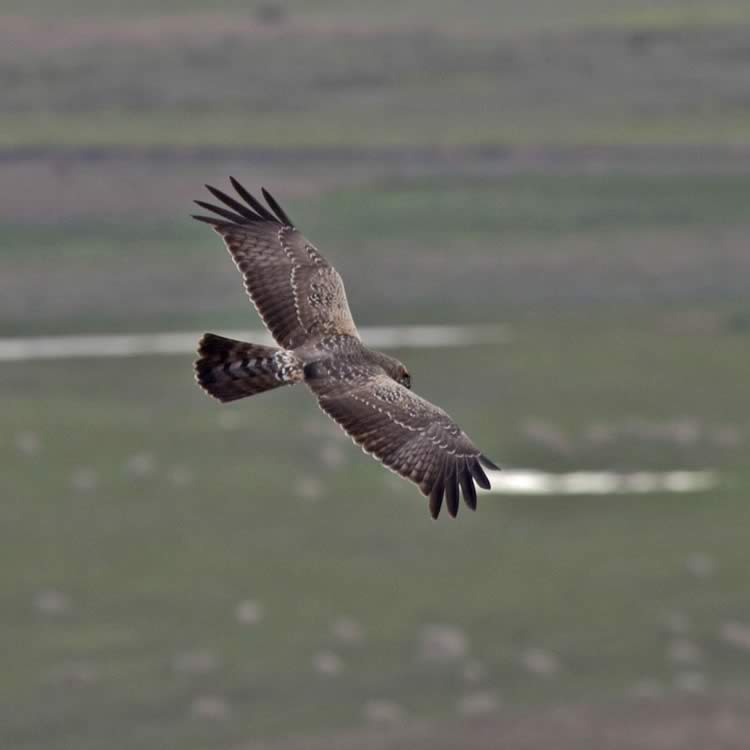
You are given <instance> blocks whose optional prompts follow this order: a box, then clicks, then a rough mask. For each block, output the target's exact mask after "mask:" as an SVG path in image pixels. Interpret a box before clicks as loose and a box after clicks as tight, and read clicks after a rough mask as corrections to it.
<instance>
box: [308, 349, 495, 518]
mask: <svg viewBox="0 0 750 750" xmlns="http://www.w3.org/2000/svg"><path fill="white" fill-rule="evenodd" d="M323 364H324V366H325V369H326V372H325V373H323V372H321V373H320V377H319V378H316V379H315V380H312V381H308V385H309V386H310V388H311V389H312V390H313V391H314V392H315V393H316V395H317V396H318V403H319V404H320V407H321V408H322V409H323V411H325V412H326V414H328V415H329V416H330V417H332V418H333V419H334V420H335V421H336V422H338V424H339V425H341V427H343V428H344V430H345V431H346V432H347V433H348V434H349V435H350V436H351V438H352V439H353V440H354V442H355V443H357V444H358V445H360V446H361V447H362V449H363V450H364V451H365V452H366V453H369V454H371V455H372V456H374V457H375V458H377V459H379V460H380V461H382V463H383V464H385V465H386V466H388V467H389V468H390V469H392V470H393V471H395V472H396V473H397V474H400V475H401V476H402V477H404V478H405V479H408V480H410V481H412V482H414V483H415V484H417V485H418V486H419V488H420V490H421V491H422V493H423V494H425V495H427V496H429V498H430V500H429V503H430V512H431V514H432V516H433V517H434V518H437V516H438V514H439V513H440V509H441V507H442V503H443V496H445V500H446V507H447V509H448V512H449V513H450V515H451V516H455V515H456V514H457V513H458V504H459V503H458V499H459V487H460V488H461V491H462V492H463V496H464V499H465V501H466V504H467V505H468V506H469V507H470V508H472V509H476V506H477V496H476V488H475V487H474V482H476V483H477V484H479V485H480V486H481V487H484V488H485V489H489V487H490V483H489V480H488V479H487V476H486V475H485V473H484V471H482V468H481V466H480V465H479V461H480V459H481V460H483V459H484V457H483V456H482V454H481V452H480V451H479V449H477V448H476V446H475V445H474V444H473V443H472V442H471V440H470V439H469V437H468V436H467V435H466V434H465V433H464V432H463V431H462V430H461V429H460V428H459V427H458V425H457V424H456V423H455V422H454V421H453V420H452V419H451V418H450V417H449V416H448V415H447V414H446V413H445V412H444V411H443V410H442V409H440V408H438V407H437V406H434V405H433V404H431V403H430V402H429V401H426V400H425V399H423V398H421V397H420V396H418V395H416V394H415V393H413V392H412V391H410V390H409V389H407V388H405V387H404V386H402V385H400V384H399V383H397V382H396V381H394V380H393V379H391V378H390V377H388V375H387V374H385V373H384V372H383V371H382V370H381V369H380V368H375V367H373V368H372V370H371V372H369V373H368V374H367V375H366V376H362V375H360V376H359V377H356V378H351V376H350V373H346V374H343V373H341V374H340V373H338V372H337V362H336V360H335V359H333V360H330V361H328V362H326V363H323Z"/></svg>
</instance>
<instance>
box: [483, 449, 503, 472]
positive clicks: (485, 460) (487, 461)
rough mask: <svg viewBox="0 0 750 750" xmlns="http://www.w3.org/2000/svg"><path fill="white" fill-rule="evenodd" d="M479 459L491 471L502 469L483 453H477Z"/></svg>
mask: <svg viewBox="0 0 750 750" xmlns="http://www.w3.org/2000/svg"><path fill="white" fill-rule="evenodd" d="M479 461H480V463H482V464H484V465H485V466H486V467H487V468H488V469H491V470H492V471H502V469H501V468H500V467H499V466H498V465H497V464H496V463H495V462H494V461H491V460H490V459H489V458H487V456H485V455H484V453H480V454H479Z"/></svg>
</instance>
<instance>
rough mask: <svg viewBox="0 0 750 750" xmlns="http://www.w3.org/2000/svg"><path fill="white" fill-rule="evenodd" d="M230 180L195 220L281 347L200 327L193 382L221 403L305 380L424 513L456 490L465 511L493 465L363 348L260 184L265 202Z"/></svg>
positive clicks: (451, 506) (338, 287)
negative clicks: (213, 236) (409, 487)
mask: <svg viewBox="0 0 750 750" xmlns="http://www.w3.org/2000/svg"><path fill="white" fill-rule="evenodd" d="M230 180H231V182H232V186H233V187H234V189H235V191H236V193H237V195H238V197H239V199H240V200H238V199H237V198H234V197H231V196H229V195H227V194H226V193H223V192H222V191H220V190H217V189H216V188H213V187H210V186H206V187H207V188H208V190H209V192H210V193H211V194H212V195H213V196H214V197H215V198H216V199H217V200H218V201H220V203H221V204H223V205H215V204H212V203H206V202H204V201H196V203H197V204H198V205H199V206H201V207H202V208H204V209H206V210H208V211H211V212H212V213H213V214H215V215H214V216H206V215H201V216H195V217H194V218H196V219H198V220H199V221H203V222H206V223H207V224H210V225H211V226H212V227H213V228H214V229H215V230H216V231H217V232H218V233H219V234H220V235H221V236H222V238H223V239H224V242H225V243H226V246H227V248H228V250H229V253H230V255H231V256H232V258H233V260H234V262H235V264H236V265H237V268H239V270H240V272H241V273H242V276H243V278H244V281H245V289H246V290H247V293H248V295H249V296H250V299H251V300H252V302H253V304H254V305H255V307H256V309H257V310H258V313H259V314H260V316H261V318H262V319H263V322H264V323H265V324H266V326H267V327H268V329H269V331H270V332H271V334H272V335H273V337H274V339H275V340H276V342H277V343H278V344H279V346H280V347H281V348H279V349H277V348H274V347H266V346H258V345H256V344H246V343H243V342H241V341H234V340H233V339H227V338H224V337H223V336H217V335H216V334H212V333H207V334H205V336H204V337H203V338H202V339H201V342H200V346H199V350H198V353H199V359H198V360H197V361H196V363H195V371H196V379H197V380H198V383H199V384H200V385H201V387H202V388H203V389H204V390H205V391H207V392H208V393H209V394H210V395H212V396H214V397H215V398H217V399H219V400H220V401H234V400H236V399H238V398H244V397H246V396H252V395H254V394H256V393H262V392H263V391H267V390H270V389H273V388H277V387H279V386H282V385H291V384H294V383H300V382H304V383H305V384H306V385H307V386H308V387H309V388H310V390H312V392H313V393H314V394H315V395H316V396H317V398H318V403H319V405H320V407H321V408H322V409H323V411H325V412H326V414H328V415H329V416H330V417H331V418H332V419H334V420H335V421H336V422H337V423H338V424H339V425H341V427H343V429H344V430H345V431H346V432H347V433H348V434H349V435H350V436H351V438H352V439H353V440H354V441H355V442H356V443H357V444H358V445H360V446H361V447H362V449H363V450H364V451H365V452H366V453H369V454H370V455H372V456H375V458H377V459H379V460H380V461H382V462H383V463H384V464H385V465H386V466H387V467H389V468H390V469H392V470H393V471H395V472H396V473H398V474H400V475H401V476H402V477H404V478H405V479H409V480H410V481H412V482H414V483H415V484H417V485H418V486H419V488H420V490H421V491H422V492H423V494H425V495H426V496H428V498H429V509H430V513H431V514H432V516H433V518H437V516H438V514H439V513H440V509H441V507H442V504H443V498H445V504H446V507H447V509H448V513H449V514H450V515H451V516H454V517H455V516H456V515H457V513H458V506H459V488H460V492H461V493H462V494H463V497H464V500H465V502H466V504H467V505H468V507H469V508H471V509H472V510H475V509H476V507H477V493H476V488H475V486H474V484H475V483H476V484H478V485H479V486H480V487H483V488H484V489H489V488H490V482H489V479H488V478H487V475H486V474H485V472H484V471H483V469H482V466H481V464H484V465H485V466H487V467H488V468H490V469H497V467H496V466H495V465H494V464H493V463H492V462H491V461H489V459H487V458H486V457H485V456H484V455H482V453H481V452H480V451H479V449H478V448H476V446H475V445H474V444H473V443H472V442H471V440H470V439H469V438H468V436H467V435H466V433H464V432H463V431H462V430H461V429H460V428H459V427H458V425H456V423H455V422H454V421H453V420H452V419H451V418H450V417H449V416H448V415H447V414H446V413H445V412H444V411H443V410H442V409H440V408H438V407H437V406H434V405H433V404H431V403H430V402H429V401H426V400H425V399H423V398H420V397H419V396H417V395H416V394H415V393H413V392H412V391H411V390H410V389H411V379H410V376H409V373H408V372H407V370H406V368H405V367H404V365H403V364H401V362H399V361H398V360H396V359H394V358H393V357H389V356H388V355H386V354H382V353H381V352H377V351H374V350H372V349H368V348H367V347H366V346H365V345H364V344H363V343H362V341H361V340H360V338H359V334H358V333H357V329H356V327H355V325H354V321H353V320H352V315H351V312H350V311H349V304H348V302H347V299H346V292H345V291H344V284H343V282H342V280H341V277H340V276H339V274H338V273H337V272H336V270H335V269H334V268H333V267H332V266H331V265H329V263H328V262H327V261H326V260H325V258H323V256H322V255H321V254H320V253H319V252H318V250H317V249H316V248H315V247H314V246H313V245H312V244H311V243H310V242H308V241H307V240H306V239H305V237H304V236H303V235H302V234H300V232H299V231H298V230H297V229H296V228H295V226H294V224H293V223H292V221H291V219H290V218H289V217H288V216H287V214H286V213H285V212H284V210H283V209H282V208H281V206H279V204H278V203H277V202H276V201H275V200H274V198H273V197H272V196H271V195H270V194H269V193H268V192H267V191H266V190H263V191H262V192H263V197H264V198H265V200H266V203H267V207H266V206H264V205H263V204H262V203H261V202H260V201H259V200H257V199H256V198H254V197H253V196H252V195H251V194H250V193H248V192H247V190H245V188H243V187H242V185H240V184H239V183H238V182H237V180H235V179H234V178H233V177H232V178H230Z"/></svg>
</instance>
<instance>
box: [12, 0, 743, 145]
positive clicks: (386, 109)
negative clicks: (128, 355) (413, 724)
mask: <svg viewBox="0 0 750 750" xmlns="http://www.w3.org/2000/svg"><path fill="white" fill-rule="evenodd" d="M506 5H507V4H503V5H502V6H500V5H493V4H490V3H482V5H481V6H480V7H479V8H478V9H477V10H476V11H475V12H476V17H475V18H474V22H472V21H469V23H470V25H474V26H476V27H478V28H479V29H480V30H479V31H476V32H473V33H469V32H467V31H466V29H465V28H464V26H463V25H462V24H461V23H456V22H455V19H454V18H453V15H452V11H451V8H453V10H456V9H457V8H458V4H456V5H455V6H453V5H452V4H450V3H445V4H444V7H443V9H442V11H443V13H442V15H441V14H439V13H436V12H435V11H434V9H432V10H431V12H430V13H429V14H426V13H419V12H418V11H416V8H417V7H418V6H419V3H417V4H416V5H415V6H414V8H413V9H412V11H413V12H411V13H410V12H409V11H408V9H405V10H404V11H403V12H404V13H405V14H406V15H407V18H406V19H405V20H404V21H403V22H402V23H399V24H397V25H394V26H391V27H385V28H383V27H381V26H379V25H378V24H377V23H373V20H372V18H371V16H372V11H371V10H370V11H368V10H366V9H365V8H366V7H369V6H364V5H360V6H358V8H357V9H356V10H353V11H352V16H351V18H350V19H347V18H346V17H344V18H339V17H334V14H333V13H332V8H331V7H329V6H326V5H325V4H321V5H320V6H317V7H316V8H315V10H314V11H310V12H308V13H307V14H304V15H303V16H301V17H300V19H299V20H298V21H295V22H291V21H290V22H289V23H279V24H274V25H271V26H268V25H265V26H264V25H261V26H259V25H258V23H257V21H254V20H253V18H252V16H251V15H249V16H246V17H245V18H244V20H243V19H238V18H235V17H233V16H231V15H230V16H225V15H221V14H213V15H211V16H208V17H205V16H194V17H191V16H190V15H187V16H184V15H182V16H179V17H178V18H176V19H175V18H170V17H165V18H163V19H161V20H160V21H159V22H158V24H157V23H156V22H148V21H144V20H137V19H136V20H132V19H131V20H122V19H121V20H114V19H110V20H109V21H108V22H106V23H105V22H103V21H99V22H97V21H96V20H90V21H89V22H88V23H85V24H81V23H80V22H79V23H75V22H70V21H67V22H66V21H59V22H58V23H57V24H54V23H52V24H51V23H50V22H49V21H38V22H33V21H30V20H24V21H20V22H19V21H18V19H13V18H8V21H7V24H6V28H5V31H0V41H3V36H5V37H7V38H6V40H5V41H6V44H4V45H2V46H0V50H2V49H5V50H6V52H5V53H3V52H2V51H0V76H1V77H2V80H3V82H4V96H3V101H2V105H1V106H2V110H1V111H2V115H3V123H4V127H3V129H2V134H1V135H0V146H3V147H4V148H6V149H8V148H12V147H15V146H18V145H39V144H42V145H50V144H51V145H66V146H80V145H90V144H99V145H103V146H107V145H122V144H135V145H139V146H148V145H155V144H156V145H159V144H162V145H185V146H200V145H207V144H208V145H212V144H213V145H217V144H218V145H255V146H265V147H276V148H278V147H292V146H293V147H304V146H309V147H314V146H328V147H332V146H335V147H344V148H357V147H364V146H368V147H372V146H375V145H399V146H409V145H415V144H419V145H422V146H423V145H425V144H434V145H442V146H446V145H447V146H461V145H467V144H477V143H479V144H485V145H497V144H500V145H529V144H537V143H548V144H569V145H570V144H573V145H581V144H592V143H595V144H635V145H642V144H683V145H717V144H720V145H742V146H747V145H748V138H747V133H748V132H750V129H749V128H748V123H749V122H750V110H748V105H747V100H746V97H745V82H746V80H747V78H748V75H749V74H750V72H749V69H748V67H749V64H750V63H749V61H748V56H747V54H746V38H747V28H748V26H747V24H748V22H750V16H748V11H747V10H746V9H745V10H742V9H741V8H742V7H743V6H741V5H740V4H739V3H736V4H726V5H718V6H717V5H715V4H709V3H705V4H701V3H691V4H690V8H689V9H686V10H685V9H683V10H680V9H679V7H678V5H677V4H676V3H664V4H662V5H661V6H656V7H653V5H652V4H650V3H649V4H646V3H643V4H642V6H633V7H632V8H631V10H630V11H629V13H630V15H627V14H623V13H622V11H613V9H612V8H607V7H606V6H605V5H603V4H602V3H593V2H591V1H590V0H587V1H586V2H583V1H582V0H575V1H572V2H567V3H558V4H552V3H549V2H545V3H541V4H540V8H539V13H536V12H534V9H533V8H531V7H527V6H529V5H530V4H529V3H518V4H517V5H513V4H511V6H512V7H510V8H506ZM595 6H596V7H599V8H600V9H605V8H606V10H602V11H601V12H600V13H595V12H592V8H593V7H595ZM56 7H57V6H56ZM185 7H186V8H190V6H185ZM501 7H502V13H500V14H498V9H499V8H501ZM552 7H554V8H555V11H554V12H553V13H551V14H550V13H547V12H542V11H548V10H550V9H551V8H552ZM379 13H380V14H381V16H382V18H383V19H391V21H393V22H394V23H395V21H394V19H396V18H399V16H398V15H389V14H388V13H386V12H384V11H382V9H380V10H379ZM639 13H640V15H639ZM520 14H523V16H524V17H525V18H526V19H527V20H528V23H527V24H525V25H524V24H521V25H520V26H519V25H518V24H513V23H512V19H513V17H514V16H515V15H520ZM462 15H463V17H466V16H467V14H465V13H463V14H462ZM294 17H295V16H294V10H293V9H291V10H290V18H294ZM629 18H630V19H631V21H633V23H628V22H627V21H628V19H629ZM639 18H640V19H641V20H640V21H638V19H639ZM691 19H692V20H691ZM506 21H510V26H507V27H506ZM714 21H717V22H714ZM722 21H723V22H722ZM19 39H21V40H22V43H21V44H19V43H18V40H19ZM260 71H262V75H260V74H259V72H260Z"/></svg>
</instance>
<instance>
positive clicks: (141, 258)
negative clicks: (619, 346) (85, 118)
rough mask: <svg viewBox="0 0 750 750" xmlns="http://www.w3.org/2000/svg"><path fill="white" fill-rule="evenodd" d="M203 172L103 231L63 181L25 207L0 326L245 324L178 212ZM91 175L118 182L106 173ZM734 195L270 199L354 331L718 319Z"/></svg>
mask: <svg viewBox="0 0 750 750" xmlns="http://www.w3.org/2000/svg"><path fill="white" fill-rule="evenodd" d="M201 176H202V175H201V174H200V172H199V171H198V170H196V171H195V172H194V173H192V174H190V175H187V176H185V175H183V176H182V177H181V182H182V188H181V189H182V190H184V189H185V185H192V192H191V191H187V192H186V195H185V202H184V204H183V205H181V206H179V207H175V201H174V200H173V199H172V197H171V196H168V195H167V196H164V191H163V190H162V188H161V185H160V183H159V181H158V179H155V180H154V182H152V183H150V184H149V185H148V186H147V190H148V191H150V192H149V193H148V194H147V195H148V196H151V198H152V200H149V199H148V198H146V199H145V200H144V201H143V203H144V206H143V207H142V208H141V207H139V208H138V209H137V210H136V212H134V213H132V214H131V213H129V212H128V211H127V210H125V211H124V212H121V213H119V215H118V211H121V208H122V207H121V206H120V202H119V201H118V200H117V199H116V197H113V198H111V199H110V200H111V205H112V208H111V209H109V210H108V215H109V219H110V220H109V221H107V220H106V219H103V218H102V215H101V214H99V216H98V218H94V217H91V216H88V217H81V216H80V214H79V213H78V212H77V211H75V210H74V211H73V214H74V215H73V218H70V219H69V218H66V214H65V212H64V211H60V206H59V205H58V199H57V194H58V193H60V192H64V185H65V181H66V178H65V177H63V178H62V179H60V180H59V182H58V184H59V188H58V189H55V188H53V189H52V190H50V191H48V192H47V193H46V194H43V195H40V196H39V200H44V201H46V202H49V204H50V205H49V214H47V213H46V211H44V212H43V213H45V215H47V216H48V219H49V222H50V223H49V224H48V225H46V226H45V225H44V223H42V222H40V223H36V224H34V223H30V222H29V221H28V220H26V221H23V222H20V221H18V220H16V222H14V224H10V223H9V224H7V225H6V229H5V236H4V261H3V263H4V268H5V274H4V275H3V278H2V279H0V289H1V290H2V294H0V310H1V311H2V315H0V319H1V320H2V324H0V331H3V332H4V333H5V334H6V335H7V334H13V333H23V332H28V331H30V330H36V331H39V332H55V331H71V330H78V331H85V330H89V331H96V330H99V331H102V330H103V331H106V330H113V329H119V330H138V329H142V330H152V329H162V328H164V327H165V326H166V327H168V328H169V327H171V328H174V327H177V328H180V327H182V328H185V327H188V328H192V327H196V326H197V327H202V326H206V325H219V326H221V325H223V326H225V327H227V326H231V327H235V328H236V327H238V326H239V327H241V326H244V325H248V324H249V323H250V321H252V320H253V318H251V317H250V313H251V311H250V310H249V309H248V304H247V302H246V299H245V297H244V295H243V294H242V292H241V285H240V284H239V283H238V279H237V277H236V272H235V270H234V267H233V266H232V264H231V262H230V260H229V258H228V256H227V255H226V253H225V251H224V250H223V247H222V244H221V242H220V241H219V240H218V238H217V237H216V236H215V235H214V234H213V233H212V232H211V231H209V230H208V229H207V228H206V227H204V226H203V225H200V224H198V223H197V222H193V221H192V220H191V219H189V217H188V212H189V211H190V210H191V203H190V200H189V198H190V197H198V196H201V195H202V194H203V192H204V191H203V190H202V188H201V184H200V180H201ZM241 176H242V175H241ZM101 180H107V181H109V183H110V184H109V185H108V186H106V187H105V189H106V190H111V189H112V185H114V186H116V185H117V184H118V182H117V174H116V173H113V172H111V171H110V170H109V169H107V168H105V169H103V170H102V173H101ZM52 184H53V185H54V182H53V183H52ZM219 184H222V183H219ZM249 184H252V183H249ZM283 184H284V182H283V181H282V182H281V183H280V190H275V192H276V193H277V195H278V196H279V197H281V196H283V195H284V192H285V191H284V188H283ZM274 188H275V186H274ZM748 189H750V181H749V180H748V178H747V177H743V176H724V177H722V176H714V177H706V176H692V177H691V176H686V175H681V176H675V177H636V176H617V175H608V176H579V177H574V176H562V175H560V176H554V175H551V176H543V175H536V176H518V177H512V178H508V179H503V180H482V181H466V180H455V179H452V180H449V181H448V182H447V183H446V182H440V181H437V180H434V179H433V180H429V181H409V182H403V181H401V182H389V183H383V184H378V185H373V186H370V187H362V188H360V189H357V190H353V189H352V188H347V189H346V190H337V189H334V190H332V191H330V192H326V193H324V194H322V195H318V196H307V197H306V198H305V199H304V200H299V201H294V200H291V201H284V203H285V204H286V205H287V206H288V207H289V210H290V213H291V215H292V216H294V217H295V220H296V221H297V222H298V224H299V225H300V226H301V227H302V228H303V229H304V231H305V232H306V233H307V235H308V236H309V237H310V238H311V239H312V240H313V241H314V242H315V243H317V245H318V246H319V247H320V248H322V249H323V251H324V252H325V253H327V255H328V256H329V257H330V258H331V260H332V261H333V262H334V263H335V264H336V265H337V267H338V268H339V269H340V271H341V273H342V274H343V276H344V278H345V280H346V282H347V287H348V290H349V294H350V297H351V299H352V305H353V308H354V310H355V312H356V314H357V317H358V320H360V321H361V322H362V323H367V324H378V323H397V322H404V321H419V320H431V321H433V322H445V323H450V322H486V321H493V320H497V319H508V318H509V317H510V318H515V317H517V316H519V315H520V316H526V315H529V314H532V315H533V314H535V313H536V314H543V315H549V314H555V313H559V311H560V310H561V309H562V310H568V311H570V310H575V309H576V308H579V309H580V308H590V307H591V306H599V307H600V308H604V309H606V308H611V309H613V310H618V309H622V308H623V306H630V305H634V304H637V305H640V306H642V307H644V306H645V307H648V306H651V307H654V308H657V309H655V312H654V314H655V315H661V314H662V312H663V310H661V309H659V308H660V306H663V305H664V304H665V303H668V304H669V305H671V306H673V307H674V308H676V309H679V306H680V305H683V306H684V305H689V304H693V303H696V302H699V303H701V304H704V305H705V304H708V305H711V306H714V308H721V310H720V311H719V312H720V315H719V317H720V318H721V317H722V316H724V318H723V319H725V322H726V324H727V325H731V322H730V320H731V319H732V318H733V316H735V315H740V316H741V315H743V314H744V313H745V312H746V309H747V278H748V274H749V273H750V269H749V268H748V263H749V262H750V259H749V258H748V254H747V252H746V241H745V238H746V233H747V222H748V214H747V211H746V205H745V203H746V201H745V196H746V194H747V192H748ZM62 200H63V201H64V198H63V199H62ZM36 205H37V206H38V205H39V203H38V202H37V204H36ZM105 210H106V209H105ZM144 214H145V215H147V216H148V222H143V221H142V219H141V217H142V216H143V215H144ZM167 221H168V223H167ZM61 227H62V229H61ZM459 259H460V262H458V260H459ZM82 279H84V280H85V281H84V287H83V289H82V287H81V280H82ZM187 289H189V290H190V291H189V294H186V290H187ZM386 290H387V293H386ZM717 325H719V326H721V325H723V324H722V323H721V321H719V322H718V323H717Z"/></svg>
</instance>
